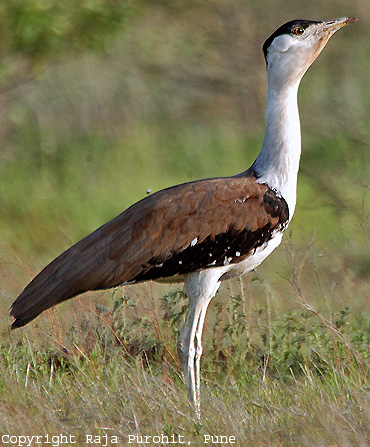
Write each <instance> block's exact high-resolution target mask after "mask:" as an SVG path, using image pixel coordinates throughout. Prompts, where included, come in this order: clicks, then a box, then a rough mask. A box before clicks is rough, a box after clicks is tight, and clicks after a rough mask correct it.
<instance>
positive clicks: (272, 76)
mask: <svg viewBox="0 0 370 447" xmlns="http://www.w3.org/2000/svg"><path fill="white" fill-rule="evenodd" d="M354 22H357V19H355V18H353V17H342V18H340V19H334V20H325V21H321V22H316V21H311V20H293V21H291V22H287V23H285V24H284V25H282V26H281V27H280V28H278V29H277V30H276V31H275V32H274V33H273V34H272V35H271V36H270V37H269V38H268V39H267V40H266V42H265V43H264V45H263V53H264V55H265V60H266V67H267V73H268V78H269V81H270V80H273V81H275V83H280V84H282V85H288V86H290V85H296V84H299V81H300V80H301V78H302V76H303V75H304V73H305V72H306V70H307V69H308V68H309V66H310V65H311V64H312V63H313V61H314V60H315V59H316V58H317V56H318V55H319V54H320V52H321V51H322V49H323V48H324V47H325V45H326V43H327V42H328V40H329V39H330V37H331V36H332V35H333V34H334V33H335V32H336V31H338V30H339V29H340V28H342V27H343V26H346V25H348V24H350V23H354Z"/></svg>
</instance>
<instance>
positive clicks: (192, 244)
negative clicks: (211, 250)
mask: <svg viewBox="0 0 370 447" xmlns="http://www.w3.org/2000/svg"><path fill="white" fill-rule="evenodd" d="M197 242H198V238H197V237H196V238H194V239H193V240H192V241H191V242H190V246H191V247H194V245H196V243H197Z"/></svg>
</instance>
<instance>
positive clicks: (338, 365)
mask: <svg viewBox="0 0 370 447" xmlns="http://www.w3.org/2000/svg"><path fill="white" fill-rule="evenodd" d="M280 250H281V251H282V252H284V251H285V253H286V258H287V265H290V267H289V268H290V269H291V270H290V275H289V276H288V277H287V279H286V280H283V279H281V280H280V281H282V282H281V284H282V287H281V288H278V289H275V287H274V286H273V284H272V283H271V282H270V281H269V280H267V279H264V278H263V277H261V276H256V275H253V274H252V275H251V276H250V277H249V279H247V280H244V279H243V280H237V281H231V282H229V283H225V284H224V285H223V287H222V290H221V293H220V294H219V295H218V296H217V297H216V298H215V299H214V303H213V304H212V305H211V307H210V312H209V315H208V317H207V320H206V328H205V352H204V356H203V361H202V419H201V423H199V422H197V421H195V420H194V419H193V417H192V413H191V411H190V408H189V406H188V402H187V398H186V393H185V390H184V386H183V383H182V378H181V375H180V367H179V364H178V360H177V355H176V347H175V346H176V337H177V335H178V331H179V328H180V327H181V325H182V323H183V318H184V313H185V310H186V298H185V297H183V296H182V293H181V292H180V291H178V290H177V289H176V288H175V287H170V288H169V287H168V286H164V285H155V284H151V283H149V284H146V285H141V286H134V287H126V288H124V289H122V288H120V289H116V290H114V291H108V292H105V293H95V294H94V293H91V294H86V295H85V296H83V297H80V298H77V299H75V300H73V301H71V302H69V303H66V304H63V305H61V306H60V307H58V308H56V309H52V310H51V311H48V312H47V313H46V314H45V315H42V316H41V317H40V318H39V319H38V320H36V322H34V323H32V324H31V325H30V326H29V327H26V328H24V329H22V330H18V331H15V332H10V331H9V330H8V329H4V330H3V333H2V336H1V348H0V371H1V374H0V390H1V391H0V395H1V401H0V412H1V418H0V432H1V433H3V434H7V433H8V434H13V435H18V436H20V435H24V434H26V435H35V436H36V435H45V434H49V436H52V435H53V436H59V435H60V434H63V435H65V436H67V435H69V434H70V435H73V436H74V437H75V438H74V440H75V441H76V443H77V445H85V441H86V438H85V437H86V435H91V436H94V437H95V436H97V437H99V436H100V437H101V438H100V440H101V442H102V443H104V442H105V441H104V439H108V440H110V441H109V442H110V443H111V444H108V445H114V442H115V441H116V440H117V442H118V443H119V445H143V446H144V445H154V444H153V443H152V444H145V443H144V442H142V441H141V440H140V439H141V438H140V436H162V435H163V436H167V437H169V439H171V436H174V437H175V438H173V439H185V440H186V441H190V442H191V445H196V446H200V445H204V444H203V443H204V439H209V438H204V436H206V435H207V436H214V437H215V438H213V439H214V440H215V441H214V442H213V443H211V445H223V444H218V443H217V439H218V440H220V439H221V438H220V437H221V436H224V437H228V438H222V439H223V440H224V441H225V439H233V438H230V437H235V444H234V445H238V446H266V445H269V446H296V445H307V446H308V445H325V446H329V445H330V446H336V445H337V446H343V445H364V446H365V445H368V443H369V441H370V431H369V429H368V426H369V424H368V422H369V415H370V395H369V389H370V388H369V385H370V379H369V366H370V363H369V362H370V331H369V321H370V311H369V308H368V304H367V297H368V292H369V289H368V284H367V282H366V281H360V280H358V278H356V277H354V276H351V273H349V272H346V271H345V270H344V269H343V270H340V271H339V272H338V270H334V271H329V270H328V269H327V268H323V265H325V264H327V263H328V259H326V262H325V263H322V262H321V261H322V259H321V256H320V253H315V245H314V244H313V245H311V246H310V247H308V248H307V249H306V250H304V251H301V250H297V249H295V248H294V246H293V245H292V243H291V240H290V239H289V238H288V241H286V243H285V245H284V246H283V247H282V248H281V249H280ZM281 254H282V253H280V258H281ZM271 264H272V265H273V262H271ZM329 264H330V265H332V264H331V263H330V262H329ZM266 268H267V270H269V269H270V268H273V267H272V266H271V265H267V267H266ZM262 274H263V273H262ZM6 279H7V282H8V284H10V283H12V282H14V283H16V282H18V281H19V270H18V271H17V270H16V269H14V266H13V267H12V268H11V267H8V268H7V274H6ZM14 287H16V288H17V286H16V284H14ZM349 291H350V292H349ZM359 309H361V311H359ZM366 309H367V310H366ZM4 310H5V309H4ZM3 327H4V326H3ZM15 415H22V422H21V424H20V423H19V418H18V417H15ZM36 421H37V428H36V427H35V422H36ZM104 436H107V437H108V438H104ZM129 436H138V437H139V438H135V439H136V441H135V443H131V444H129V440H133V438H129ZM179 436H180V438H179ZM181 436H183V437H184V438H181ZM217 436H218V437H219V438H216V437H217ZM57 439H59V438H57V437H55V439H54V440H55V442H57ZM60 439H62V438H60ZM94 439H95V438H94ZM96 439H99V438H96ZM156 439H157V438H156ZM164 439H165V440H166V438H164ZM45 445H46V444H45ZM71 445H72V444H71ZM160 445H166V444H165V443H162V444H160Z"/></svg>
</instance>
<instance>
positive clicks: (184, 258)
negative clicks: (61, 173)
mask: <svg viewBox="0 0 370 447" xmlns="http://www.w3.org/2000/svg"><path fill="white" fill-rule="evenodd" d="M356 20H357V19H354V18H352V17H345V18H340V19H335V20H327V21H320V22H316V21H309V20H294V21H291V22H288V23H286V24H284V25H282V26H281V27H280V28H279V29H277V30H276V31H275V32H274V33H273V34H272V35H271V36H270V37H269V38H268V39H267V40H266V42H265V43H264V45H263V52H264V55H265V59H266V66H267V79H268V92H267V109H266V115H265V116H266V133H265V138H264V140H263V144H262V148H261V151H260V153H259V155H258V157H257V158H256V160H255V162H254V163H253V165H252V166H251V167H250V168H249V169H248V170H247V171H245V172H243V173H242V174H239V175H236V176H234V177H225V178H211V179H206V180H199V181H194V182H190V183H184V184H180V185H177V186H174V187H172V188H168V189H164V190H162V191H159V192H157V193H155V194H152V195H150V196H148V197H146V198H144V199H143V200H141V201H139V202H137V203H135V204H134V205H132V206H131V207H130V208H128V209H127V210H125V211H124V212H123V213H122V214H120V215H119V216H117V217H116V218H115V219H113V220H111V221H110V222H108V223H106V224H105V225H103V226H102V227H100V228H99V229H97V230H96V231H94V232H93V233H91V234H90V235H89V236H87V237H85V238H84V239H82V240H81V241H80V242H78V243H77V244H75V245H73V246H72V247H71V248H69V249H68V250H67V251H65V252H64V253H62V254H61V255H60V256H59V257H57V258H56V259H55V260H54V261H52V262H51V263H50V264H49V265H48V266H46V267H45V268H44V269H43V270H42V271H41V272H40V273H39V274H38V275H37V276H36V277H35V278H34V279H33V280H32V281H31V282H30V283H29V284H28V286H27V287H26V288H25V289H24V290H23V292H22V293H21V294H20V295H19V297H18V298H17V299H16V300H15V302H14V303H13V305H12V307H11V315H12V316H13V317H14V319H15V320H14V322H13V325H12V328H17V327H20V326H24V325H25V324H27V323H28V322H30V321H31V320H33V319H34V318H36V317H37V316H38V315H39V314H40V313H41V312H43V311H44V310H46V309H48V308H50V307H51V306H54V305H55V304H57V303H60V302H62V301H65V300H67V299H69V298H72V297H73V296H76V295H78V294H81V293H83V292H86V291H88V290H98V289H106V288H110V287H116V286H120V285H125V284H135V283H139V282H142V281H148V280H160V279H168V280H169V281H182V280H183V281H184V282H185V285H184V291H185V292H186V294H187V296H188V299H189V309H188V313H187V316H186V320H185V325H184V328H183V329H182V331H181V333H180V337H179V340H178V345H177V346H178V354H179V358H180V362H181V366H182V370H183V374H184V380H185V385H186V389H187V393H188V397H189V399H190V401H191V402H192V404H193V406H194V411H195V414H196V415H197V416H198V417H199V414H200V399H199V388H200V357H201V354H202V329H203V323H204V319H205V315H206V311H207V306H208V304H209V302H210V301H211V299H212V297H213V296H214V295H215V293H216V291H217V289H218V288H219V285H220V281H223V280H225V279H229V278H231V277H235V276H239V275H242V274H244V273H246V272H249V271H250V270H252V269H254V268H255V267H257V266H258V265H259V264H260V263H261V262H262V261H263V260H264V259H265V258H266V257H267V256H268V255H269V254H270V253H271V252H272V251H273V250H274V248H276V247H277V246H278V245H279V244H280V241H281V238H282V235H283V232H284V230H285V229H286V228H287V225H288V224H289V222H290V220H291V219H292V216H293V213H294V208H295V204H296V186H297V173H298V167H299V159H300V153H301V133H300V122H299V115H298V107H297V92H298V86H299V83H300V81H301V79H302V77H303V75H304V73H305V72H306V70H307V69H308V68H309V66H310V65H311V64H312V63H313V61H314V60H315V59H316V58H317V56H318V55H319V53H320V52H321V50H322V49H323V48H324V46H325V45H326V43H327V42H328V40H329V38H330V37H331V36H332V35H333V34H334V33H335V32H336V31H337V30H339V29H340V28H342V27H343V26H345V25H348V24H349V23H353V22H355V21H356Z"/></svg>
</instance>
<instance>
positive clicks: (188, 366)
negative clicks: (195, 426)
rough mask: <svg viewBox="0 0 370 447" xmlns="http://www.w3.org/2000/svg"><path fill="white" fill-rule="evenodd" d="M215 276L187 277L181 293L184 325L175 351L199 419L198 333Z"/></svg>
mask: <svg viewBox="0 0 370 447" xmlns="http://www.w3.org/2000/svg"><path fill="white" fill-rule="evenodd" d="M218 279H219V274H218V273H217V274H215V273H214V272H212V271H203V272H197V273H194V274H191V275H189V277H188V278H187V280H186V283H185V287H184V290H185V292H186V293H187V295H188V298H189V309H188V313H187V315H186V319H185V325H184V327H183V329H182V331H181V332H180V337H179V340H178V343H177V351H178V354H179V359H180V363H181V367H182V370H183V373H184V381H185V386H186V390H187V393H188V398H189V400H190V402H191V403H192V404H193V407H194V412H195V416H196V417H197V418H198V419H199V417H200V357H201V355H202V330H203V325H204V319H205V316H206V312H207V307H208V304H209V302H210V301H211V299H212V298H213V297H214V295H215V293H216V291H217V289H218V287H219V285H220V283H219V282H218Z"/></svg>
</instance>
